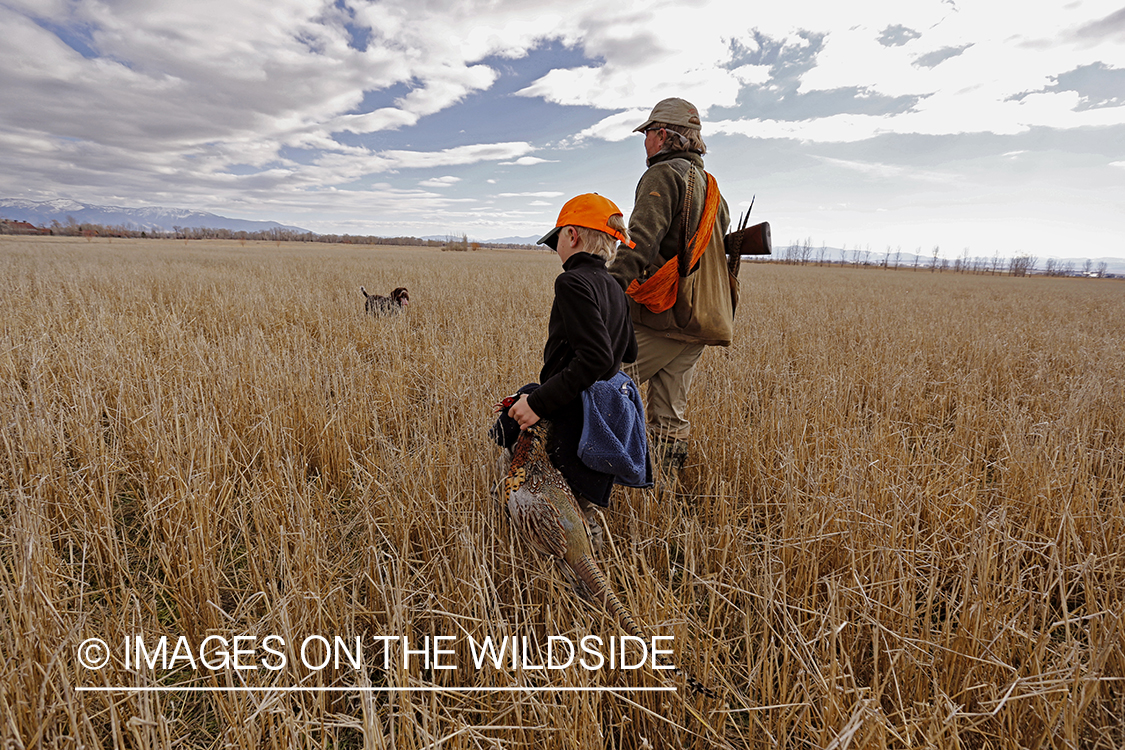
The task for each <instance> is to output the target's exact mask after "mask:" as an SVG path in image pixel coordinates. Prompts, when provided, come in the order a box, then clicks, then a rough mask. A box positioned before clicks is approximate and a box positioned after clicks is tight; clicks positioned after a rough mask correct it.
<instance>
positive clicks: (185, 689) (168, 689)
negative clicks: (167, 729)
mask: <svg viewBox="0 0 1125 750" xmlns="http://www.w3.org/2000/svg"><path fill="white" fill-rule="evenodd" d="M676 690H677V688H675V687H633V688H613V687H292V686H281V687H208V686H187V685H185V686H182V687H177V686H175V685H172V686H161V687H76V688H75V691H77V692H80V693H83V692H86V693H172V692H181V693H329V692H330V693H521V692H522V693H656V692H676Z"/></svg>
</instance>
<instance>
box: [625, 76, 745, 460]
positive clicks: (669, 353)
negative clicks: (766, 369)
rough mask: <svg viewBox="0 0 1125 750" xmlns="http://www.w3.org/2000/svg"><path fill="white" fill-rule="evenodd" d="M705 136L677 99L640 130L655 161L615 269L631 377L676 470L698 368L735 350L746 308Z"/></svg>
mask: <svg viewBox="0 0 1125 750" xmlns="http://www.w3.org/2000/svg"><path fill="white" fill-rule="evenodd" d="M701 129H702V127H701V123H700V119H699V111H698V110H697V109H696V108H695V107H694V106H693V105H692V104H691V103H689V102H687V101H684V100H683V99H676V98H673V99H665V100H663V101H661V102H660V103H658V104H657V105H656V106H655V107H653V109H652V114H651V115H650V116H649V118H648V120H646V121H645V123H644V124H643V125H641V126H640V127H638V128H636V130H634V132H639V133H644V137H645V155H646V156H647V157H648V160H647V165H648V169H647V170H646V171H645V173H644V174H643V175H642V176H641V180H640V182H639V183H638V184H637V194H636V201H635V204H634V207H633V213H632V215H631V216H630V217H629V236H630V238H631V239H632V240H633V241H634V243H635V246H634V247H632V248H629V247H626V246H621V247H620V248H618V252H617V257H616V258H615V259H614V261H613V264H612V265H611V266H610V268H609V271H610V273H611V274H612V275H613V277H614V278H615V279H616V280H617V282H618V283H619V284H621V286H622V287H623V288H625V289H626V293H627V294H628V295H629V297H630V300H629V312H630V316H631V317H632V320H633V327H634V330H635V331H636V337H637V345H638V348H639V354H638V357H637V361H636V362H635V363H634V364H633V365H632V366H631V367H630V368H627V370H626V371H627V372H628V373H629V374H630V376H631V377H632V378H633V380H634V381H636V382H637V383H638V384H640V383H643V382H648V404H647V410H646V411H647V414H648V424H649V429H650V432H651V433H652V443H653V445H654V449H655V454H656V458H657V459H658V460H659V461H660V462H661V463H663V464H664V466H665V467H666V468H672V469H678V468H681V467H682V466H683V465H684V462H685V460H686V459H687V446H688V443H687V440H688V436H689V435H690V432H691V423H690V422H689V421H688V419H687V417H686V411H687V397H688V391H689V389H690V388H691V380H692V375H693V373H694V371H695V366H696V363H697V362H698V361H699V357H700V355H701V354H702V353H703V348H704V347H705V346H708V345H719V346H728V345H729V344H730V341H731V331H732V327H733V321H734V306H735V304H736V303H737V301H738V280H737V279H736V278H735V277H734V276H732V275H731V274H730V273H729V271H728V270H727V259H726V254H725V249H724V246H723V236H724V234H725V233H726V228H727V226H728V225H729V224H730V211H729V209H728V208H727V203H726V200H724V199H723V198H722V196H721V195H720V194H719V191H718V186H717V185H716V184H715V183H714V180H713V178H712V179H709V176H708V175H707V174H706V173H705V172H704V170H703V155H704V154H705V153H706V152H707V147H706V145H704V143H703V139H702V137H701V136H700V132H701ZM685 204H686V211H685ZM685 214H686V215H685ZM681 256H683V257H682V258H681ZM677 258H680V260H677ZM693 258H697V260H694V262H692V259H693ZM662 268H663V269H664V272H661V269H662ZM659 298H662V299H663V302H661V301H660V299H659Z"/></svg>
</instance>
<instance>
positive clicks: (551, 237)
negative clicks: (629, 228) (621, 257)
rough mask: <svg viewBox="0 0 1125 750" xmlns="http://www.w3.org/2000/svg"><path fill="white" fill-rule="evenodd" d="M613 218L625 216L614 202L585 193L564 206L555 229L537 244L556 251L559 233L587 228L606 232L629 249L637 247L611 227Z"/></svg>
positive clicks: (595, 194)
mask: <svg viewBox="0 0 1125 750" xmlns="http://www.w3.org/2000/svg"><path fill="white" fill-rule="evenodd" d="M612 216H624V214H623V213H621V209H619V208H618V207H617V206H616V205H614V203H613V201H611V200H610V199H609V198H603V197H602V196H600V195H598V194H597V193H584V194H583V195H579V196H578V197H577V198H571V199H570V200H568V201H567V202H566V203H565V204H564V205H563V207H562V210H561V211H559V219H558V221H556V222H555V228H554V229H552V230H551V231H550V232H547V233H546V234H545V235H543V236H542V237H540V238H539V241H538V242H536V243H535V244H537V245H547V246H548V247H550V248H551V249H552V250H554V249H556V248H557V247H558V244H559V231H560V230H562V228H563V227H586V228H587V229H596V230H598V231H599V232H605V233H606V234H608V235H609V236H611V237H614V238H615V239H617V241H618V242H624V243H625V244H626V245H627V246H628V247H636V246H637V244H636V243H635V242H632V241H631V240H627V239H625V235H623V234H621V232H619V231H617V230H616V229H614V228H612V227H611V226H610V225H609V219H610V217H612Z"/></svg>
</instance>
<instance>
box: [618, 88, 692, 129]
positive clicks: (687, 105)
mask: <svg viewBox="0 0 1125 750" xmlns="http://www.w3.org/2000/svg"><path fill="white" fill-rule="evenodd" d="M658 122H662V123H666V124H668V125H681V126H683V127H685V128H691V129H692V130H702V129H703V126H702V124H701V123H700V122H699V110H698V109H696V108H695V105H694V104H692V103H691V102H689V101H686V100H684V99H677V98H675V97H672V98H671V99H664V100H663V101H660V102H658V103H657V104H656V106H655V107H653V108H652V114H650V115H649V116H648V119H647V120H645V124H644V125H641V126H640V127H639V128H636V129H635V130H634V131H633V132H634V133H643V132H644V131H645V130H647V129H648V128H649V127H651V126H652V125H653V124H655V123H658Z"/></svg>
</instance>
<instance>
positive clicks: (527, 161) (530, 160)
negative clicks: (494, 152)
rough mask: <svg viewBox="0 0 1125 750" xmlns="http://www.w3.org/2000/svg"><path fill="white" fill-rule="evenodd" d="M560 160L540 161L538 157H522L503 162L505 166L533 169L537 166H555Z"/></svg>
mask: <svg viewBox="0 0 1125 750" xmlns="http://www.w3.org/2000/svg"><path fill="white" fill-rule="evenodd" d="M557 162H558V159H540V158H539V157H538V156H521V157H520V158H518V159H516V160H515V161H502V162H500V163H501V164H503V165H504V166H516V167H531V166H534V165H536V164H555V163H557Z"/></svg>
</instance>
